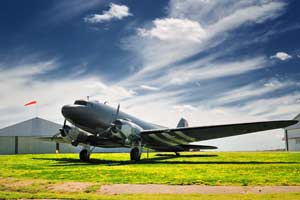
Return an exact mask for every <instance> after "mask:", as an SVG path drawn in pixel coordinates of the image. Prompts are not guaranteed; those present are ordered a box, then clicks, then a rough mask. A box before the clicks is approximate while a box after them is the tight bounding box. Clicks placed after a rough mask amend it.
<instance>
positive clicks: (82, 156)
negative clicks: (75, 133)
mask: <svg viewBox="0 0 300 200" xmlns="http://www.w3.org/2000/svg"><path fill="white" fill-rule="evenodd" d="M79 158H80V160H81V161H84V162H88V161H89V160H90V153H89V151H88V150H87V149H82V150H81V151H80V153H79Z"/></svg>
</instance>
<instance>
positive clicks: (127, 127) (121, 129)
mask: <svg viewBox="0 0 300 200" xmlns="http://www.w3.org/2000/svg"><path fill="white" fill-rule="evenodd" d="M114 124H115V125H114V128H112V135H114V136H117V137H120V138H123V139H124V142H125V143H126V144H131V143H132V142H133V141H137V140H139V139H140V132H141V130H143V129H142V128H141V127H140V126H138V125H137V124H135V123H133V122H131V121H129V120H124V119H118V120H116V121H115V122H114Z"/></svg>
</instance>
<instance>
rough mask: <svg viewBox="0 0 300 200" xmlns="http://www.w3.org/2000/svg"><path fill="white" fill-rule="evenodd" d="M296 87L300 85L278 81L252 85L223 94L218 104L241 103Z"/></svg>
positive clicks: (218, 99)
mask: <svg viewBox="0 0 300 200" xmlns="http://www.w3.org/2000/svg"><path fill="white" fill-rule="evenodd" d="M294 86H296V87H297V86H300V84H299V83H298V82H294V81H285V82H281V81H278V80H276V79H272V80H270V81H268V82H266V83H264V84H261V83H252V84H249V85H247V86H244V87H241V88H238V89H234V90H230V91H227V92H225V93H223V94H222V95H221V96H220V97H219V98H217V100H216V102H219V103H220V104H226V103H231V102H239V101H242V100H244V99H246V98H253V97H260V96H261V95H265V94H268V93H272V92H274V91H278V90H283V89H286V88H289V87H294Z"/></svg>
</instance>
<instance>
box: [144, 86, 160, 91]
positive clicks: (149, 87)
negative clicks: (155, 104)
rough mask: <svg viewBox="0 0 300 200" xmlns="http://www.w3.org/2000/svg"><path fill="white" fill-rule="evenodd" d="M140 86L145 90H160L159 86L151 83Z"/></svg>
mask: <svg viewBox="0 0 300 200" xmlns="http://www.w3.org/2000/svg"><path fill="white" fill-rule="evenodd" d="M140 88H142V89H144V90H151V91H157V90H159V88H158V87H153V86H150V85H141V86H140Z"/></svg>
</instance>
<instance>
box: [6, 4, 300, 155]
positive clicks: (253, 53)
mask: <svg viewBox="0 0 300 200" xmlns="http://www.w3.org/2000/svg"><path fill="white" fill-rule="evenodd" d="M299 8H300V2H299V1H296V0H291V1H280V0H274V1H271V0H249V1H236V0H229V1H213V0H188V1H180V0H174V1H173V0H170V1H167V0H165V1H134V0H132V1H103V0H91V1H84V0H73V1H67V0H61V1H33V0H31V1H24V2H20V1H12V0H10V1H2V2H1V6H0V16H1V17H0V26H1V31H0V44H1V46H0V72H1V73H0V80H1V83H2V84H1V85H0V92H1V93H0V94H1V101H2V104H1V105H0V113H1V117H0V127H4V126H6V125H10V124H13V123H15V122H18V121H22V120H24V119H27V118H30V117H32V116H34V115H35V114H34V113H35V108H33V107H28V108H24V106H23V105H24V103H26V102H28V101H30V100H33V99H34V100H37V101H38V113H39V116H41V117H44V118H46V119H49V120H53V121H56V122H61V121H62V120H63V119H62V116H61V114H60V108H61V106H62V105H64V104H69V103H72V102H73V101H74V100H75V99H78V98H85V97H86V96H90V97H91V99H93V100H99V101H101V102H103V101H108V102H109V103H110V104H111V105H113V106H115V105H117V104H118V103H121V109H122V110H124V111H126V112H129V113H131V114H133V115H136V116H138V117H141V118H143V119H145V120H148V121H151V122H155V123H159V124H162V125H166V126H170V127H171V126H175V125H176V123H177V121H178V120H179V119H180V117H181V116H183V117H185V118H187V120H188V121H189V122H190V124H191V125H195V126H200V125H212V124H225V123H239V122H250V121H260V120H276V119H290V118H292V117H293V116H295V115H296V114H298V113H299V112H300V81H299V80H300V70H299V63H300V42H299V39H298V38H299V35H300V14H299V12H298V10H299ZM282 137H283V131H282V130H276V131H269V132H265V133H258V134H251V135H247V136H239V137H232V138H229V139H219V140H214V141H208V143H209V144H216V145H218V146H220V149H221V150H255V149H275V148H282V147H283V146H284V142H283V141H282ZM249 141H250V142H249Z"/></svg>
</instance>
